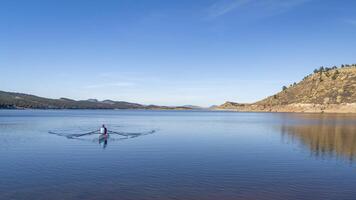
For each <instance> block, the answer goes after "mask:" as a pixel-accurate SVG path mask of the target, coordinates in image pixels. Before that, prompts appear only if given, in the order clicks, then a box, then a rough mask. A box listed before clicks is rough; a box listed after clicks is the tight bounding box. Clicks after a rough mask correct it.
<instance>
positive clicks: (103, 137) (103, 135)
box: [99, 134, 109, 141]
mask: <svg viewBox="0 0 356 200" xmlns="http://www.w3.org/2000/svg"><path fill="white" fill-rule="evenodd" d="M108 138H109V134H101V135H100V136H99V141H103V140H107V139H108Z"/></svg>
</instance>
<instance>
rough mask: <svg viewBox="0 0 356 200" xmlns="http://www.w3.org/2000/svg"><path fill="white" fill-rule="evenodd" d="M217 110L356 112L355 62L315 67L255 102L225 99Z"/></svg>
mask: <svg viewBox="0 0 356 200" xmlns="http://www.w3.org/2000/svg"><path fill="white" fill-rule="evenodd" d="M217 109H229V110H236V111H262V112H263V111H268V112H340V113H348V112H350V113H356V65H355V64H354V65H346V67H344V66H343V67H342V68H337V67H332V68H324V67H321V68H319V69H316V70H314V73H313V74H310V75H308V76H306V77H304V79H303V80H302V81H300V82H299V83H294V84H291V85H290V86H289V87H286V86H283V90H282V91H281V92H279V93H277V94H274V95H272V96H269V97H267V98H265V99H263V100H261V101H258V102H255V103H252V104H239V103H234V102H226V103H224V104H222V105H220V106H218V108H217Z"/></svg>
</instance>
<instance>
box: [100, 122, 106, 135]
mask: <svg viewBox="0 0 356 200" xmlns="http://www.w3.org/2000/svg"><path fill="white" fill-rule="evenodd" d="M100 134H102V135H107V134H108V129H107V128H106V127H105V125H104V124H103V125H102V126H101V128H100Z"/></svg>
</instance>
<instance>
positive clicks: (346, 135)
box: [281, 115, 356, 161]
mask: <svg viewBox="0 0 356 200" xmlns="http://www.w3.org/2000/svg"><path fill="white" fill-rule="evenodd" d="M298 117H299V119H300V118H301V117H302V118H303V119H305V120H308V123H303V122H305V121H303V120H302V121H300V122H301V123H296V124H288V123H285V124H283V125H282V126H281V134H282V138H283V139H284V140H288V141H291V142H297V143H300V144H302V145H303V146H306V147H307V148H308V149H310V151H311V152H312V154H313V155H314V156H316V157H326V156H327V157H337V158H344V159H345V158H346V159H349V160H350V161H353V160H354V159H355V158H356V125H355V124H354V123H353V122H352V121H349V122H350V123H346V122H345V120H344V119H343V117H342V116H341V117H340V116H334V117H333V116H332V115H329V116H324V117H320V116H318V115H298ZM310 119H318V120H317V121H315V122H314V123H310ZM341 122H342V123H341ZM351 122H352V123H351Z"/></svg>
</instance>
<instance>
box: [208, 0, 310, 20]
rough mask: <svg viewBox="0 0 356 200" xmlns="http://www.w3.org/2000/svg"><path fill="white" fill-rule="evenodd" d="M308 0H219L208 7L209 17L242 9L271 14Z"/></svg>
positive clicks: (260, 13)
mask: <svg viewBox="0 0 356 200" xmlns="http://www.w3.org/2000/svg"><path fill="white" fill-rule="evenodd" d="M308 1H310V0H219V1H217V2H216V3H214V4H213V5H211V6H210V8H209V9H208V13H209V14H208V15H209V18H217V17H220V16H223V15H226V14H228V13H232V12H237V11H241V12H242V11H244V12H246V11H247V12H252V13H256V14H259V15H264V16H271V15H277V14H280V13H283V12H286V11H288V10H290V9H292V8H294V7H296V6H298V5H301V4H303V3H306V2H308Z"/></svg>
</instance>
